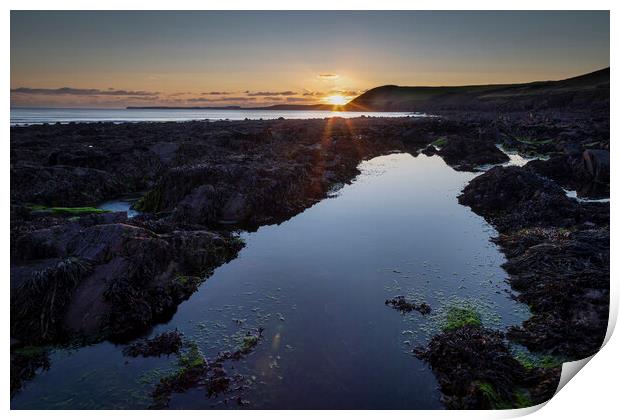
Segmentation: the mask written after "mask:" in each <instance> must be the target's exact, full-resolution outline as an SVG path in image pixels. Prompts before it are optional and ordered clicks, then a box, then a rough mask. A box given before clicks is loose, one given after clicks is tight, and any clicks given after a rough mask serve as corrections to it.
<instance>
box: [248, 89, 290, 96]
mask: <svg viewBox="0 0 620 420" xmlns="http://www.w3.org/2000/svg"><path fill="white" fill-rule="evenodd" d="M246 94H247V95H248V96H290V95H297V92H293V91H291V90H285V91H284V92H248V91H246Z"/></svg>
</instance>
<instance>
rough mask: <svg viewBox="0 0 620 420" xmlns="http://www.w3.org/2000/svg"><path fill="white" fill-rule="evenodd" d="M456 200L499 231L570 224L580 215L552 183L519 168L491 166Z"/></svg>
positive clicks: (569, 200) (572, 202) (571, 201)
mask: <svg viewBox="0 0 620 420" xmlns="http://www.w3.org/2000/svg"><path fill="white" fill-rule="evenodd" d="M459 203H461V204H464V205H466V206H469V207H471V209H472V210H473V211H474V212H476V213H477V214H479V215H481V216H483V217H485V218H487V219H488V220H490V221H491V222H492V223H493V224H494V225H495V226H496V227H497V228H498V230H499V231H500V232H503V231H507V230H516V229H521V228H525V227H532V226H558V227H562V226H570V225H574V224H575V223H577V222H578V221H580V220H581V219H582V218H584V217H585V216H584V214H583V212H582V211H581V208H580V206H579V204H578V203H577V202H576V201H575V200H572V199H570V198H568V197H567V196H566V193H565V192H564V191H563V190H562V188H560V187H559V186H558V185H557V184H555V183H554V182H552V181H550V180H548V179H545V178H543V177H541V176H539V175H537V174H535V173H533V172H530V171H528V170H526V169H523V168H519V167H514V166H510V167H495V168H492V169H489V170H488V171H487V172H485V173H484V174H482V175H480V176H478V177H476V178H474V179H473V180H472V181H471V182H470V183H469V184H468V185H467V186H466V187H465V188H464V189H463V192H462V194H461V195H460V196H459Z"/></svg>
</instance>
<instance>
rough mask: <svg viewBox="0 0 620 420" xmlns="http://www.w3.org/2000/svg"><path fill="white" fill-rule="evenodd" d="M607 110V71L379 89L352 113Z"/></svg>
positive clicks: (358, 102)
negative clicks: (501, 81) (527, 79)
mask: <svg viewBox="0 0 620 420" xmlns="http://www.w3.org/2000/svg"><path fill="white" fill-rule="evenodd" d="M581 106H589V107H601V108H603V107H609V68H605V69H602V70H598V71H595V72H592V73H588V74H584V75H582V76H577V77H572V78H570V79H565V80H559V81H544V82H532V83H522V84H509V85H478V86H437V87H428V86H416V87H407V86H394V85H388V86H380V87H377V88H374V89H371V90H369V91H367V92H366V93H364V94H363V95H360V96H358V97H357V98H355V99H354V100H352V101H351V102H349V103H348V104H347V105H346V108H347V109H348V110H351V111H431V110H442V109H443V110H468V109H469V110H530V109H541V108H571V107H572V108H577V107H581Z"/></svg>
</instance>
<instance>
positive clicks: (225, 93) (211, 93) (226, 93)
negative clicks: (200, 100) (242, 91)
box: [201, 91, 232, 95]
mask: <svg viewBox="0 0 620 420" xmlns="http://www.w3.org/2000/svg"><path fill="white" fill-rule="evenodd" d="M231 93H232V92H218V91H215V92H202V93H201V95H230V94H231Z"/></svg>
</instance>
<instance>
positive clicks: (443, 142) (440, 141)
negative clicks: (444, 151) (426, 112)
mask: <svg viewBox="0 0 620 420" xmlns="http://www.w3.org/2000/svg"><path fill="white" fill-rule="evenodd" d="M447 143H448V139H447V138H445V137H440V138H438V139H437V140H435V141H434V142H432V143H431V145H432V146H435V147H444V146H445V145H446V144H447Z"/></svg>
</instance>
